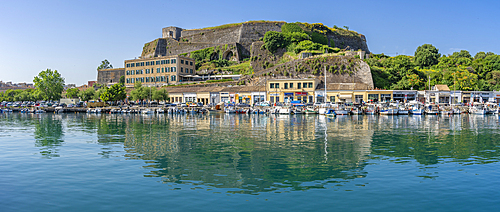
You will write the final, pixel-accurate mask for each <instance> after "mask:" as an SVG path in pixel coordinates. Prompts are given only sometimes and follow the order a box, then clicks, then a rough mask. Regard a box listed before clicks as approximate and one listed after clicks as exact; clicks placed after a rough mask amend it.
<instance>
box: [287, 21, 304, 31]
mask: <svg viewBox="0 0 500 212" xmlns="http://www.w3.org/2000/svg"><path fill="white" fill-rule="evenodd" d="M281 32H283V33H292V32H304V30H303V29H302V28H301V27H300V26H299V25H298V24H296V23H285V24H283V25H282V26H281Z"/></svg>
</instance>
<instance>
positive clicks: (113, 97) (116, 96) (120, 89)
mask: <svg viewBox="0 0 500 212" xmlns="http://www.w3.org/2000/svg"><path fill="white" fill-rule="evenodd" d="M106 92H107V93H109V96H110V99H109V100H110V101H121V100H124V99H125V98H127V92H126V91H125V86H123V84H119V83H118V84H114V85H112V86H111V87H109V88H108V89H107V90H106Z"/></svg>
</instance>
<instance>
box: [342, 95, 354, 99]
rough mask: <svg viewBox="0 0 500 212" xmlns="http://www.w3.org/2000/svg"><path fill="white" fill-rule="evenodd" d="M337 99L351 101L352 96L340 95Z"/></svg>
mask: <svg viewBox="0 0 500 212" xmlns="http://www.w3.org/2000/svg"><path fill="white" fill-rule="evenodd" d="M339 99H352V95H340V96H339Z"/></svg>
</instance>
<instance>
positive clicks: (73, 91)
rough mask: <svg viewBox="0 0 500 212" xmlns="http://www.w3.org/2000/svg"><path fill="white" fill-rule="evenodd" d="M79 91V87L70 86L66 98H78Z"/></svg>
mask: <svg viewBox="0 0 500 212" xmlns="http://www.w3.org/2000/svg"><path fill="white" fill-rule="evenodd" d="M79 92H80V90H78V88H69V89H68V90H66V98H76V97H78V93H79Z"/></svg>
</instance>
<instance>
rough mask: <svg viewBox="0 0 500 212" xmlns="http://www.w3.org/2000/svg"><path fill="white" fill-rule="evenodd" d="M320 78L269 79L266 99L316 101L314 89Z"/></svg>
mask: <svg viewBox="0 0 500 212" xmlns="http://www.w3.org/2000/svg"><path fill="white" fill-rule="evenodd" d="M318 83H319V80H317V79H315V78H306V79H270V80H267V84H266V88H267V91H266V92H267V93H268V95H266V100H267V101H269V102H271V103H273V102H291V101H295V100H300V101H304V102H314V91H315V89H316V86H317V85H318Z"/></svg>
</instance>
